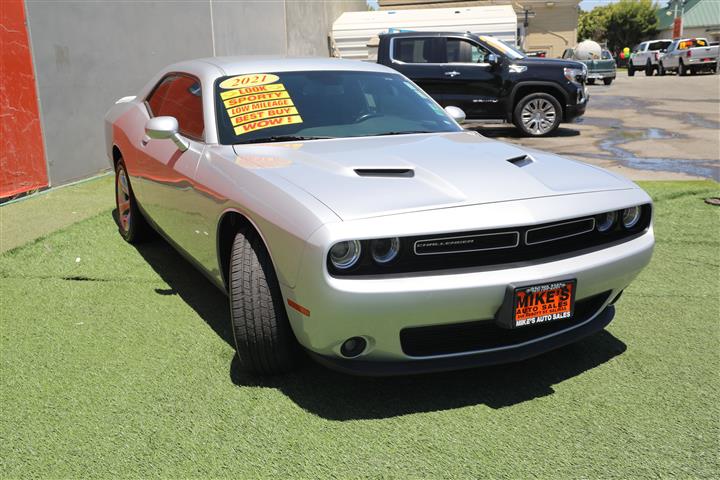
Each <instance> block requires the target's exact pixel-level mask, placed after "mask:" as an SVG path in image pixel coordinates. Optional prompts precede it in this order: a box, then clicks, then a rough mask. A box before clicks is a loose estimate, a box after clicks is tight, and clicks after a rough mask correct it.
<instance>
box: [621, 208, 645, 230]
mask: <svg viewBox="0 0 720 480" xmlns="http://www.w3.org/2000/svg"><path fill="white" fill-rule="evenodd" d="M640 212H641V211H640V207H630V208H626V209H625V210H623V212H622V222H623V227H625V228H627V229H628V230H629V229H631V228H633V227H634V226H635V225H637V224H638V222H639V221H640Z"/></svg>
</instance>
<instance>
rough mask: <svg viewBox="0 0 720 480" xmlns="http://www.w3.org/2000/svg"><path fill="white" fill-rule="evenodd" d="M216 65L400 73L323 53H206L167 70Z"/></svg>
mask: <svg viewBox="0 0 720 480" xmlns="http://www.w3.org/2000/svg"><path fill="white" fill-rule="evenodd" d="M210 65H212V66H214V67H216V68H218V69H220V70H221V71H222V72H223V73H224V74H225V75H243V74H246V73H258V72H297V71H322V70H346V71H361V72H384V73H397V72H396V71H395V70H392V69H390V68H388V67H385V66H383V65H380V64H377V63H370V62H361V61H358V60H344V59H340V58H326V57H325V58H323V57H283V56H258V55H248V56H236V57H207V58H198V59H195V60H189V61H186V62H180V63H176V64H174V65H170V66H169V67H168V68H167V69H168V70H175V71H184V70H189V71H196V70H202V69H203V66H210Z"/></svg>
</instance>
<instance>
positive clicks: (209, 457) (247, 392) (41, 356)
mask: <svg viewBox="0 0 720 480" xmlns="http://www.w3.org/2000/svg"><path fill="white" fill-rule="evenodd" d="M643 186H644V187H645V188H646V189H647V190H648V191H649V192H650V193H651V194H652V195H653V197H654V198H655V200H656V204H655V208H656V219H655V225H656V226H655V230H656V235H657V247H656V251H655V255H654V258H653V261H652V263H651V265H650V266H649V267H648V268H647V269H646V270H645V271H644V272H643V273H642V274H641V276H640V277H639V278H638V279H637V280H636V281H635V282H634V283H633V284H632V285H631V286H630V288H628V289H627V290H626V292H625V294H624V295H623V298H622V300H621V301H620V302H619V304H618V308H617V315H616V317H615V320H614V321H613V323H612V324H611V325H610V327H609V328H608V330H607V331H606V332H602V333H600V334H598V335H596V336H594V337H591V338H589V339H586V340H584V341H582V342H580V343H578V344H575V345H571V346H568V347H566V348H563V349H560V350H558V351H555V352H551V353H549V354H546V355H544V356H541V357H538V358H536V359H531V360H528V361H525V362H521V363H518V364H513V365H506V366H498V367H491V368H484V369H475V370H468V371H462V372H453V373H449V374H435V375H426V376H419V377H405V378H391V379H367V378H356V377H348V376H344V375H341V374H337V373H334V372H331V371H328V370H325V369H323V368H322V367H319V366H315V365H312V364H308V365H306V366H305V367H304V368H302V369H301V370H300V371H299V372H297V373H294V374H291V375H286V376H282V377H276V378H270V379H259V378H250V377H247V376H244V375H242V374H240V373H238V370H237V365H236V361H235V360H234V353H233V348H232V347H231V343H232V340H231V338H230V333H229V331H228V329H227V315H228V311H227V306H226V299H225V297H224V296H223V295H222V294H221V293H219V292H218V291H217V290H216V289H215V288H214V287H213V286H211V285H210V284H209V283H208V282H207V281H206V280H205V279H204V278H203V277H202V275H200V274H199V273H197V272H196V271H195V270H194V269H193V268H192V267H191V266H189V264H187V263H186V262H184V261H183V260H181V259H180V257H179V256H178V255H177V254H176V253H174V252H173V251H172V250H171V249H170V247H169V246H168V245H167V244H165V243H164V242H162V241H159V240H158V241H155V242H152V243H149V244H147V245H144V246H142V247H140V248H138V249H136V248H135V247H133V246H130V245H128V244H126V243H124V242H123V241H122V240H121V239H120V237H119V236H118V235H117V232H116V228H115V226H114V224H113V220H112V218H111V215H110V212H109V211H107V212H105V213H103V214H101V215H100V216H97V217H93V218H91V219H88V220H85V221H83V222H80V223H76V224H74V225H72V226H70V227H68V228H67V229H65V230H62V231H59V232H56V233H54V234H51V235H50V236H48V237H46V238H43V239H40V240H38V241H36V242H35V243H32V244H29V245H26V246H24V247H21V248H18V249H15V250H12V251H10V252H7V253H5V254H3V255H1V256H0V286H1V289H0V291H1V292H2V294H1V295H0V314H1V318H0V408H1V410H2V415H1V416H0V477H2V478H14V477H53V478H59V477H122V476H132V477H138V476H141V477H156V476H161V477H234V478H247V477H277V478H285V477H302V478H323V477H339V478H355V477H366V476H367V477H396V478H468V477H472V478H479V477H488V478H501V477H505V478H528V477H542V478H584V477H588V478H598V477H602V478H613V477H615V478H638V477H658V476H659V477H697V478H710V477H717V476H718V475H719V474H720V465H719V461H718V455H717V452H718V449H719V447H720V445H719V444H718V438H719V435H720V429H719V428H718V425H719V422H720V407H719V406H718V398H719V395H718V393H719V390H720V389H719V386H720V381H719V380H720V379H719V377H718V367H720V365H719V363H720V362H719V360H720V354H719V353H718V345H719V340H720V339H719V338H718V334H719V330H718V320H719V314H720V302H719V299H718V291H719V287H720V278H719V272H720V265H719V264H718V262H719V259H720V241H719V238H720V237H719V236H718V230H719V229H720V228H719V227H720V209H718V208H717V207H712V206H709V205H707V204H705V203H703V201H702V199H703V198H705V197H708V196H711V195H714V196H718V190H719V189H718V184H716V183H713V182H651V183H644V184H643ZM77 259H79V261H78V260H77Z"/></svg>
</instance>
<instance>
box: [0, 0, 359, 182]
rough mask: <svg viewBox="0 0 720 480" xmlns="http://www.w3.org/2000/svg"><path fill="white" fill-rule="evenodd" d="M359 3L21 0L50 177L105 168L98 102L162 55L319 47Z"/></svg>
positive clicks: (103, 105) (123, 90)
mask: <svg viewBox="0 0 720 480" xmlns="http://www.w3.org/2000/svg"><path fill="white" fill-rule="evenodd" d="M0 1H1V0H0ZM366 8H367V7H366V3H365V1H364V0H352V1H332V0H327V1H321V0H318V1H303V2H297V1H293V0H277V1H252V0H250V1H227V0H225V1H220V0H196V1H166V0H148V1H137V2H135V1H133V2H125V1H118V0H115V1H112V0H104V1H103V0H100V1H92V2H81V1H70V0H52V1H46V0H27V1H26V9H27V17H28V26H29V33H30V41H31V47H32V52H33V59H34V64H35V68H36V77H37V82H38V92H39V103H40V116H41V121H42V127H43V131H44V134H45V140H46V146H47V152H46V155H47V158H48V165H49V173H50V183H51V185H59V184H62V183H67V182H69V181H72V180H75V179H79V178H83V177H87V176H90V175H92V174H95V173H97V172H100V171H102V170H105V169H107V168H108V163H107V160H106V158H105V153H104V151H105V150H104V147H103V139H104V133H103V132H104V131H103V116H104V114H105V112H106V111H107V109H108V108H109V107H110V106H111V105H112V102H113V101H115V100H116V99H118V98H120V97H122V96H125V95H133V94H134V93H136V92H137V91H138V89H139V88H140V87H141V86H142V85H144V84H145V82H147V81H148V80H149V78H150V77H151V76H152V75H153V74H155V73H156V72H157V71H158V70H160V69H161V68H162V67H164V66H165V65H167V64H170V63H173V62H177V61H180V60H184V59H191V58H197V57H206V56H212V55H213V54H214V53H215V54H216V55H250V54H274V55H286V54H287V55H319V56H328V55H329V50H328V40H327V35H328V33H329V31H330V29H331V25H332V22H333V21H334V20H335V19H336V18H337V17H338V16H339V15H340V13H342V12H343V11H349V10H365V9H366Z"/></svg>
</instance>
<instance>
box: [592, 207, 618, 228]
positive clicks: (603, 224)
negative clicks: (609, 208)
mask: <svg viewBox="0 0 720 480" xmlns="http://www.w3.org/2000/svg"><path fill="white" fill-rule="evenodd" d="M616 219H617V212H607V213H601V214H600V215H598V216H597V217H595V221H596V222H597V229H598V232H602V233H605V232H607V231H609V230H610V229H611V228H612V227H613V225H615V220H616Z"/></svg>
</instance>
